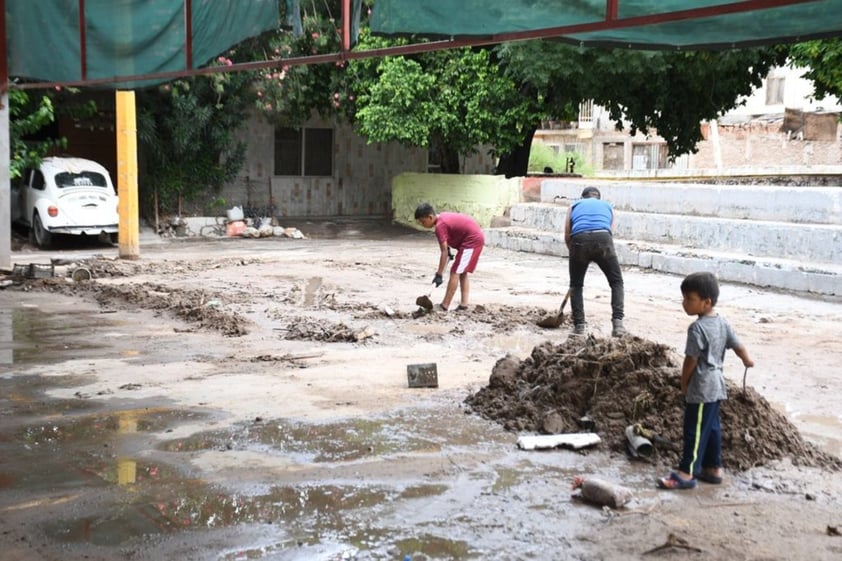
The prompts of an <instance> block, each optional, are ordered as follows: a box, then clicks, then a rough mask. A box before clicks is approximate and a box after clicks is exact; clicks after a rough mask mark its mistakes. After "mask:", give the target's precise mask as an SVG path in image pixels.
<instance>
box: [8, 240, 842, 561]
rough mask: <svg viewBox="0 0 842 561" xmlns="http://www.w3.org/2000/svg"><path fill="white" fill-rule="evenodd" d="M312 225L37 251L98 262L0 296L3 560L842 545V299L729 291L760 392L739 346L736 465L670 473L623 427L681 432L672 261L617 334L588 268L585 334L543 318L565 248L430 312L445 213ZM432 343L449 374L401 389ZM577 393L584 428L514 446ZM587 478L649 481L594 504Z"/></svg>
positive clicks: (487, 264)
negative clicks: (566, 440)
mask: <svg viewBox="0 0 842 561" xmlns="http://www.w3.org/2000/svg"><path fill="white" fill-rule="evenodd" d="M299 227H300V229H301V230H302V231H303V232H304V233H305V234H306V235H308V239H306V240H271V241H270V240H212V241H197V240H191V241H172V242H168V243H154V244H150V245H146V246H144V247H142V254H141V259H139V260H137V261H123V260H119V259H115V256H116V250H115V249H113V248H107V247H105V248H103V247H95V248H80V249H66V248H63V249H62V251H61V252H60V253H57V254H53V255H50V254H47V253H43V252H34V251H29V250H27V248H25V247H24V248H19V249H20V253H18V254H16V255H15V256H14V258H15V259H17V260H20V262H30V261H38V260H41V261H42V262H49V259H50V257H58V258H61V259H62V261H61V263H62V267H61V268H60V269H61V271H62V272H65V271H66V272H69V271H70V270H72V269H73V268H74V267H77V266H84V267H86V268H88V269H89V270H90V271H92V274H93V279H92V280H91V281H88V282H80V283H74V282H72V281H70V280H68V278H67V277H66V276H60V277H59V278H51V279H17V280H16V282H15V284H14V285H12V286H10V287H6V288H5V289H3V290H2V291H0V333H2V335H3V336H2V337H0V547H2V548H3V552H4V554H3V559H4V561H5V560H6V559H8V560H40V559H45V560H47V559H48V560H53V559H56V560H57V559H150V560H152V559H177V558H178V559H197V560H205V559H207V560H210V559H224V560H229V559H230V560H235V559H277V560H310V559H316V560H329V559H359V560H370V559H371V560H374V559H377V560H380V559H382V560H386V559H404V558H405V556H407V555H408V556H409V558H410V559H413V560H431V559H442V560H463V559H501V560H509V559H511V560H514V559H551V558H559V559H588V560H589V559H604V560H613V559H617V560H619V559H635V558H640V559H650V558H678V557H679V556H680V557H687V556H692V557H693V558H697V559H724V558H728V559H751V560H761V559H762V560H767V559H819V560H824V559H828V560H830V559H838V558H842V537H840V536H839V535H838V532H839V529H840V527H842V515H840V513H842V477H841V476H840V472H839V469H838V463H839V460H838V458H839V456H840V454H842V419H840V417H839V416H838V415H839V413H838V400H834V399H831V398H830V396H832V395H835V394H834V391H835V390H833V388H835V387H836V385H838V376H839V374H838V368H837V365H838V364H839V363H840V359H842V349H840V347H839V345H838V343H837V342H838V341H839V337H841V336H842V326H840V325H839V323H838V317H840V315H842V303H840V302H837V301H829V300H827V299H824V300H819V299H813V298H809V297H803V296H798V295H787V294H780V293H773V292H768V291H763V290H761V289H757V288H752V287H740V286H724V287H723V291H722V296H721V299H720V302H721V303H720V311H721V313H723V314H724V315H726V316H728V317H729V320H730V321H731V322H732V324H734V326H735V329H736V330H737V332H738V333H739V334H740V336H741V338H742V339H743V342H744V343H745V344H746V345H747V346H748V347H749V349H750V350H751V351H752V354H753V356H754V358H755V360H756V362H757V367H756V368H755V369H753V370H752V371H750V372H749V374H748V390H747V392H746V395H745V396H744V395H742V393H741V390H742V388H741V382H742V376H743V370H742V368H739V367H738V361H736V360H734V361H732V362H729V363H727V364H726V367H727V368H728V374H729V391H730V392H731V393H730V395H731V400H730V401H731V403H730V404H729V405H731V406H732V408H731V410H729V411H730V412H726V411H723V422H724V424H725V427H724V428H725V429H726V431H728V430H730V431H731V433H730V437H728V438H726V446H725V451H724V455H725V461H726V467H727V470H726V480H725V482H724V484H723V485H721V486H712V485H703V484H701V483H700V487H698V488H697V489H695V490H692V491H681V492H666V491H659V490H657V489H656V488H655V485H654V479H655V478H656V477H659V476H663V475H665V474H666V473H667V472H668V470H669V466H670V464H671V463H672V461H673V460H674V456H671V455H670V454H669V453H667V452H660V451H659V452H658V453H657V454H656V455H655V456H654V457H651V458H630V457H629V455H628V454H627V453H626V451H625V450H624V445H625V441H624V437H623V434H622V431H623V429H624V428H625V426H626V425H627V424H628V423H629V422H631V421H638V422H642V423H644V424H646V425H647V426H649V427H651V428H653V429H656V430H657V431H658V432H660V433H661V434H663V435H664V436H665V438H667V439H668V440H675V439H676V438H677V433H676V431H677V430H679V429H678V427H676V426H675V424H676V422H677V421H676V415H677V414H678V413H677V411H680V401H677V398H678V388H677V378H676V377H675V376H677V369H676V367H675V364H676V363H677V362H676V361H677V360H679V359H680V357H679V355H678V354H677V351H676V349H679V348H681V346H682V344H683V338H684V330H685V329H686V326H687V324H688V323H689V321H690V320H689V318H687V317H686V316H685V315H684V314H683V312H682V311H681V307H680V295H679V294H675V293H677V292H678V289H677V287H678V284H679V282H680V279H679V278H677V277H670V276H665V275H654V274H650V273H645V272H640V271H635V270H626V271H625V272H624V274H625V280H626V287H627V288H626V299H627V325H628V327H629V328H630V330H631V332H632V334H633V337H629V338H627V339H624V340H621V341H618V340H611V339H606V338H605V336H606V335H607V333H608V331H609V329H610V325H609V317H610V313H609V311H608V310H609V307H608V289H607V286H604V284H605V283H604V279H603V278H602V277H601V276H600V274H599V271H598V270H593V271H591V272H590V273H589V276H588V279H587V281H586V309H587V312H588V314H589V321H590V323H591V325H592V326H593V330H592V333H591V337H589V338H587V339H585V340H583V341H576V342H574V341H568V340H567V333H566V327H567V326H564V325H563V326H562V327H561V328H560V329H556V330H547V329H541V328H539V327H537V325H536V324H537V322H538V321H539V320H540V319H541V318H543V317H545V316H547V315H548V314H552V313H554V312H555V311H556V310H557V306H558V302H560V300H561V298H562V296H563V292H564V291H565V289H566V286H565V285H566V263H565V262H564V261H562V260H559V259H557V258H552V257H545V256H537V255H529V254H518V253H512V252H507V251H503V250H498V249H495V248H488V249H487V250H486V252H484V254H483V258H482V260H481V262H480V270H479V272H478V273H477V274H476V275H475V278H474V283H473V302H472V304H474V305H475V306H473V307H472V308H471V309H470V310H468V311H467V312H459V313H457V312H451V313H447V314H442V313H435V312H433V313H423V314H418V313H417V312H418V307H417V306H416V305H415V301H416V298H417V297H418V296H419V295H422V294H426V293H428V292H429V291H430V288H429V287H430V285H429V282H430V280H431V277H432V275H431V274H430V272H431V271H432V272H434V271H433V269H432V268H433V267H435V262H436V259H437V250H436V244H435V242H434V241H433V240H432V238H431V237H430V236H429V235H427V234H425V233H416V232H412V231H408V230H402V229H400V228H392V227H382V226H381V225H372V224H353V223H350V224H327V225H326V224H320V225H312V228H311V229H309V230H308V225H307V224H302V225H300V226H299ZM442 292H443V291H442V290H441V289H440V290H439V291H438V293H437V292H436V291H435V290H433V291H432V295H431V298H432V299H433V301H435V302H437V301H438V299H440V298H441V296H442ZM641 350H642V352H641ZM571 354H575V355H576V356H577V358H576V359H575V360H571V359H570V358H569V357H568V355H571ZM644 356H645V357H647V358H646V360H643V361H642V362H641V361H640V360H637V359H630V358H629V357H644ZM676 357H679V358H678V359H677V358H676ZM630 360H631V363H632V366H627V363H629V361H630ZM577 361H578V362H577ZM635 361H637V362H635ZM420 363H435V364H436V365H437V372H438V382H439V384H438V385H439V387H438V388H425V389H416V388H409V387H407V386H408V384H407V365H412V364H420ZM594 363H596V364H598V365H599V367H598V368H597V369H594V368H593V364H594ZM583 364H590V365H591V366H589V367H587V368H586V367H583V366H582V365H583ZM597 378H599V382H602V383H603V384H604V385H602V386H601V385H599V384H598V383H597ZM597 396H599V399H597V398H596V397H597ZM584 413H588V414H589V416H590V417H591V418H592V419H593V420H594V422H595V425H596V428H595V430H596V431H597V432H598V433H599V434H600V436H601V438H602V442H601V443H600V444H599V445H597V446H595V447H593V448H587V449H583V450H578V451H574V450H567V449H553V450H544V451H525V450H519V449H518V448H517V447H516V445H515V442H516V440H517V437H518V436H519V435H523V434H535V433H536V432H546V430H547V429H552V430H553V431H556V432H557V431H559V430H562V431H564V432H568V431H578V430H581V427H580V426H578V425H577V423H578V420H579V419H580V418H581V416H582V415H583V414H584ZM746 437H748V438H746ZM577 476H584V477H599V478H602V479H605V480H608V481H610V482H613V483H615V484H617V485H622V486H623V487H625V488H627V489H629V490H630V491H631V492H632V496H633V498H632V500H631V502H630V503H629V504H627V505H626V506H625V507H624V508H620V509H616V510H611V509H603V508H600V507H599V506H594V505H592V504H588V503H586V502H582V501H580V500H577V499H576V498H575V495H576V493H575V492H574V491H573V490H572V484H573V480H574V478H575V477H577ZM662 546H663V547H662ZM647 552H648V553H647Z"/></svg>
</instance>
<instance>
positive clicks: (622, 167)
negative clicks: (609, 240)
mask: <svg viewBox="0 0 842 561" xmlns="http://www.w3.org/2000/svg"><path fill="white" fill-rule="evenodd" d="M803 74H804V70H803V69H795V68H789V67H781V68H776V69H774V70H773V71H772V72H770V73H769V75H768V77H767V78H766V79H765V80H764V81H763V85H762V86H761V87H760V88H758V89H756V90H755V92H754V93H753V94H752V95H751V96H749V97H747V98H744V99H743V100H742V101H744V104H743V105H741V106H740V107H737V108H736V109H734V110H733V111H730V112H728V113H727V114H725V115H723V116H722V117H721V118H720V119H717V120H715V121H710V122H703V123H701V124H700V126H701V127H702V135H703V137H704V140H703V141H702V142H700V143H699V145H698V146H697V148H698V152H697V153H695V154H686V155H683V156H681V157H679V158H678V159H677V160H676V161H674V162H670V161H669V153H668V150H667V144H666V141H664V139H663V138H661V137H659V136H657V135H656V134H654V135H649V136H647V135H644V134H640V133H638V134H636V135H634V136H632V135H630V134H629V129H628V127H626V128H625V129H624V130H620V131H618V130H616V129H615V127H614V123H613V121H611V119H610V118H609V116H608V114H607V112H606V111H605V110H604V109H603V108H601V107H599V106H594V105H593V103H590V102H587V103H583V104H582V105H581V106H580V111H579V120H578V121H576V122H572V123H567V122H557V121H547V122H545V123H544V125H543V127H542V128H541V129H539V130H538V131H537V132H536V133H535V142H543V143H544V144H546V145H549V146H550V147H552V148H553V150H554V151H555V152H557V153H563V152H578V153H580V154H581V155H582V157H583V159H584V160H585V161H586V162H587V163H588V164H589V165H590V166H591V167H592V169H593V170H594V171H595V172H596V173H597V174H599V175H607V176H611V175H624V176H625V175H635V176H641V177H645V176H648V175H665V170H669V171H670V172H671V173H676V174H692V172H693V171H694V170H698V171H701V170H705V171H709V170H713V171H716V170H719V171H721V172H722V173H730V172H735V171H739V172H743V173H746V172H749V171H751V170H752V169H755V168H763V169H768V168H774V167H778V168H781V167H787V168H792V167H806V168H810V167H814V166H839V165H842V142H840V127H839V116H840V113H842V104H840V102H839V100H838V99H836V98H826V99H824V100H821V101H816V100H814V99H812V93H813V84H812V82H811V81H810V80H807V79H805V78H803Z"/></svg>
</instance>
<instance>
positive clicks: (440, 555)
mask: <svg viewBox="0 0 842 561" xmlns="http://www.w3.org/2000/svg"><path fill="white" fill-rule="evenodd" d="M396 545H397V547H398V549H400V551H402V552H405V554H406V555H409V557H410V559H413V558H414V556H415V555H417V554H421V555H424V556H425V557H423V558H422V559H427V558H429V559H470V558H472V557H474V556H478V555H479V552H476V554H475V555H472V554H471V547H470V546H469V545H468V544H467V543H466V542H464V541H459V540H448V539H445V538H442V537H439V536H431V535H424V536H420V537H418V538H411V539H405V540H400V541H398V542H397V544H396Z"/></svg>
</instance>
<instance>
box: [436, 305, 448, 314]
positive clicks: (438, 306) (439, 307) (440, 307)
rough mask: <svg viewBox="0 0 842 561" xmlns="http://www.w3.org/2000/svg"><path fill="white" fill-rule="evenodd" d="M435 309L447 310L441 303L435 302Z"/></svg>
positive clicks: (439, 310)
mask: <svg viewBox="0 0 842 561" xmlns="http://www.w3.org/2000/svg"><path fill="white" fill-rule="evenodd" d="M436 311H437V312H446V311H447V308H445V307H444V306H442V305H441V304H436Z"/></svg>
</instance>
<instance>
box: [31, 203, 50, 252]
mask: <svg viewBox="0 0 842 561" xmlns="http://www.w3.org/2000/svg"><path fill="white" fill-rule="evenodd" d="M32 233H33V234H35V243H36V245H38V247H41V248H48V247H50V245H51V244H52V243H53V235H52V234H50V232H49V231H48V230H47V229H46V228H44V224H42V223H41V217H40V216H39V215H38V213H37V212H36V213H35V214H34V215H33V216H32Z"/></svg>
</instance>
